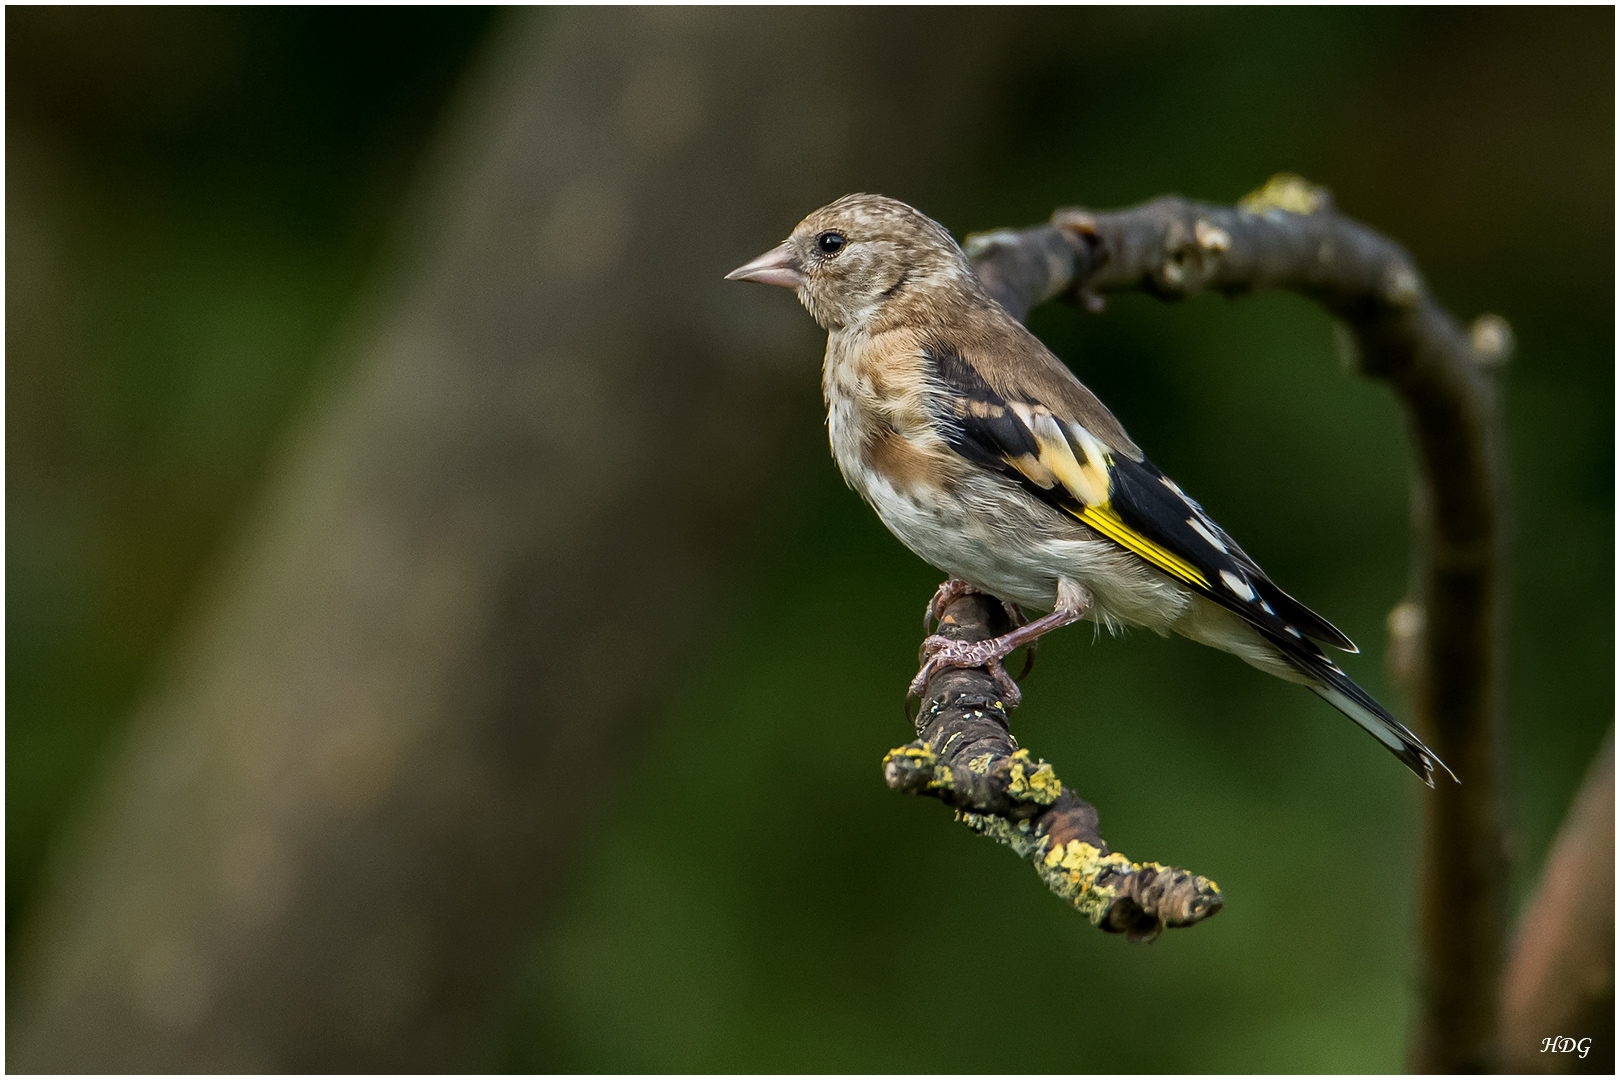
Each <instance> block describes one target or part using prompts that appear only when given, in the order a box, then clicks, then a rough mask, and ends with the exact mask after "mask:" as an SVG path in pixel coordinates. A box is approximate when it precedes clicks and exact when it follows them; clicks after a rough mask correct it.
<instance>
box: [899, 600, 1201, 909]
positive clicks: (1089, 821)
mask: <svg viewBox="0 0 1620 1080" xmlns="http://www.w3.org/2000/svg"><path fill="white" fill-rule="evenodd" d="M1005 619H1006V616H1005V614H1004V612H1003V611H1002V609H1001V606H1000V605H999V604H998V603H996V602H995V601H993V600H992V599H991V598H989V597H987V596H984V595H982V594H979V593H972V594H969V595H966V596H963V597H959V598H958V599H957V600H956V601H955V602H953V603H952V604H950V605H949V606H948V607H947V608H946V609H945V611H944V613H943V615H942V617H941V619H940V626H939V632H940V633H941V634H943V635H945V636H946V637H951V638H955V639H957V640H959V641H982V640H984V639H985V638H989V637H993V636H995V635H996V634H998V633H1002V632H1005V631H1006V629H1007V626H1006V624H1005ZM883 776H884V780H885V781H886V782H887V783H888V785H889V787H891V788H893V789H895V790H896V791H903V792H906V793H908V794H913V795H929V796H932V797H934V798H937V799H939V800H940V801H941V802H944V803H945V804H946V805H948V806H951V807H953V808H954V809H955V810H956V817H957V820H958V821H960V822H962V823H963V824H964V825H966V826H967V827H968V828H970V829H972V830H973V831H974V832H977V833H978V834H980V835H981V836H987V837H989V838H990V839H992V840H995V841H997V842H998V843H1002V844H1005V845H1007V846H1008V847H1010V848H1012V850H1013V851H1014V852H1016V853H1017V854H1018V855H1019V856H1020V857H1022V858H1025V859H1028V860H1029V861H1030V863H1031V864H1032V865H1033V866H1034V868H1035V872H1036V874H1038V875H1039V876H1040V878H1041V880H1042V881H1044V882H1045V883H1046V886H1047V888H1049V889H1051V890H1052V891H1053V892H1054V893H1056V894H1057V895H1058V896H1059V897H1061V898H1062V899H1064V900H1065V901H1067V902H1068V903H1069V904H1070V905H1072V906H1073V907H1074V908H1075V909H1076V910H1078V911H1079V912H1080V913H1081V914H1083V915H1085V916H1086V918H1088V919H1090V920H1091V923H1092V925H1094V926H1098V927H1101V928H1102V929H1103V930H1106V931H1108V932H1109V933H1114V934H1120V933H1122V934H1125V935H1126V936H1127V937H1128V938H1129V939H1130V940H1132V941H1152V940H1153V939H1154V938H1156V937H1158V936H1159V933H1160V932H1161V931H1162V930H1163V929H1164V928H1165V927H1167V926H1171V927H1176V926H1191V925H1193V924H1194V923H1196V922H1200V921H1202V920H1203V919H1207V918H1208V917H1209V916H1211V915H1213V914H1215V913H1216V912H1217V911H1219V910H1220V909H1221V903H1222V900H1221V890H1220V888H1219V887H1218V886H1217V885H1216V884H1215V883H1214V882H1213V881H1211V880H1209V879H1208V878H1206V877H1203V876H1201V875H1197V874H1192V873H1189V872H1188V871H1186V870H1179V869H1175V868H1172V867H1167V866H1164V865H1162V864H1160V863H1156V862H1152V863H1138V862H1132V861H1131V860H1130V859H1128V858H1126V857H1125V856H1124V855H1122V854H1120V853H1119V852H1111V851H1109V850H1108V845H1107V844H1106V843H1104V842H1103V839H1102V837H1101V836H1099V835H1098V833H1097V811H1096V809H1095V808H1093V807H1092V806H1091V804H1090V803H1087V802H1085V801H1084V800H1082V799H1080V798H1079V797H1078V796H1076V795H1075V794H1074V792H1072V791H1070V790H1069V789H1068V788H1066V787H1064V786H1063V783H1062V782H1061V781H1060V780H1059V779H1058V777H1057V773H1056V772H1054V771H1053V769H1052V766H1051V765H1050V764H1048V763H1047V762H1045V761H1042V760H1041V759H1040V758H1037V757H1034V756H1033V755H1031V754H1030V752H1029V751H1028V750H1025V749H1022V748H1021V747H1019V745H1018V742H1017V740H1016V739H1014V738H1013V736H1012V733H1011V731H1009V730H1008V725H1007V706H1006V705H1005V703H1004V702H1002V701H1001V700H1000V694H999V692H998V691H997V689H996V685H995V681H994V680H993V679H992V678H991V677H990V675H989V674H988V673H987V672H986V671H984V670H983V669H982V668H971V669H966V670H963V669H960V668H947V669H944V670H942V671H940V672H939V673H938V674H936V675H935V676H934V677H933V678H932V679H931V680H929V682H928V686H927V687H926V688H925V690H924V691H923V704H922V709H921V710H920V711H919V712H918V714H917V739H916V741H914V742H910V743H907V744H906V745H905V746H902V747H899V748H897V749H895V750H891V751H889V754H888V756H887V757H885V758H884V760H883Z"/></svg>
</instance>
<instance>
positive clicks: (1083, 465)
mask: <svg viewBox="0 0 1620 1080" xmlns="http://www.w3.org/2000/svg"><path fill="white" fill-rule="evenodd" d="M1037 347H1039V346H1037ZM923 351H924V355H925V357H926V360H927V364H926V367H927V370H928V372H929V376H930V378H931V379H932V380H933V382H934V391H935V395H936V396H935V400H936V401H937V402H938V403H939V405H938V409H939V415H938V419H939V427H940V431H941V434H942V435H943V436H944V438H945V440H946V442H947V443H948V444H949V445H950V446H951V448H952V449H953V450H955V451H956V452H957V453H959V454H961V455H962V456H963V457H965V458H967V459H968V460H970V461H973V462H975V463H976V464H978V465H981V466H984V467H986V468H989V469H994V470H997V471H999V472H1002V473H1004V474H1006V475H1007V476H1008V477H1010V478H1011V479H1013V480H1015V481H1017V482H1018V483H1020V484H1022V485H1023V486H1024V487H1025V488H1026V489H1027V490H1029V491H1030V492H1031V493H1033V494H1034V495H1036V496H1037V497H1038V498H1040V499H1042V500H1044V501H1045V502H1047V503H1049V504H1050V505H1051V506H1052V507H1053V508H1054V509H1056V510H1059V511H1061V512H1063V513H1067V514H1070V515H1073V516H1074V517H1076V518H1078V519H1080V521H1082V522H1084V523H1085V524H1086V525H1087V526H1089V527H1090V528H1091V529H1092V530H1093V531H1095V532H1098V533H1100V534H1102V535H1103V536H1105V537H1107V538H1108V539H1110V540H1112V541H1114V542H1115V543H1116V544H1119V545H1120V546H1121V547H1124V548H1127V549H1129V550H1130V551H1132V552H1135V553H1136V554H1137V555H1139V556H1140V557H1141V558H1143V559H1145V560H1146V561H1148V562H1149V563H1152V564H1153V565H1154V566H1156V567H1158V568H1159V569H1160V570H1162V571H1164V572H1165V573H1166V574H1169V575H1170V576H1171V577H1173V578H1176V579H1177V580H1178V581H1180V582H1182V583H1183V584H1185V585H1187V586H1189V587H1190V588H1192V589H1195V590H1197V591H1198V592H1199V593H1202V594H1203V595H1204V596H1206V597H1208V598H1209V599H1211V600H1213V601H1214V602H1215V603H1217V604H1220V605H1221V606H1222V607H1225V608H1227V609H1229V610H1231V611H1233V612H1236V613H1237V614H1238V615H1240V616H1241V617H1242V618H1244V619H1245V620H1247V621H1248V622H1250V623H1251V624H1253V625H1254V626H1255V627H1256V628H1258V629H1260V630H1261V631H1263V632H1265V634H1266V636H1267V637H1269V638H1272V639H1273V640H1275V641H1277V642H1278V644H1279V645H1283V646H1284V647H1285V651H1286V652H1290V653H1292V652H1295V651H1300V652H1302V653H1305V654H1314V655H1315V656H1317V657H1320V656H1321V654H1320V652H1319V651H1318V650H1317V649H1316V648H1315V647H1314V646H1311V645H1309V643H1308V642H1307V641H1306V639H1314V640H1316V641H1320V642H1323V643H1324V644H1328V645H1332V646H1335V647H1337V648H1340V649H1345V650H1348V651H1350V652H1355V651H1357V650H1356V646H1355V645H1354V643H1352V642H1351V641H1350V639H1349V638H1348V637H1346V636H1345V635H1344V634H1343V633H1341V632H1340V631H1339V630H1338V629H1337V628H1336V627H1334V626H1333V624H1332V623H1329V622H1328V621H1327V620H1326V619H1324V618H1322V617H1321V616H1320V615H1317V614H1316V613H1315V612H1313V611H1311V610H1310V609H1309V608H1307V607H1306V606H1305V605H1304V604H1301V603H1300V602H1299V601H1297V600H1295V599H1294V598H1293V597H1291V596H1289V595H1288V594H1287V593H1285V592H1283V591H1282V590H1281V589H1279V588H1278V587H1277V586H1276V585H1274V584H1272V582H1271V580H1270V579H1269V578H1267V577H1266V575H1265V573H1264V572H1263V571H1262V570H1261V569H1260V567H1259V566H1257V565H1256V564H1255V562H1254V560H1253V559H1251V558H1249V556H1248V555H1247V554H1245V553H1244V551H1243V549H1242V548H1240V547H1238V546H1237V544H1236V543H1234V542H1233V541H1232V538H1231V537H1229V536H1227V535H1226V533H1225V531H1223V530H1222V529H1221V527H1220V526H1219V525H1217V524H1215V522H1214V521H1213V520H1211V519H1210V517H1209V516H1208V515H1207V514H1205V513H1204V510H1203V508H1202V507H1200V506H1199V505H1198V504H1197V503H1196V502H1194V501H1193V500H1192V499H1191V498H1190V497H1189V496H1188V495H1187V494H1186V493H1184V492H1183V491H1182V490H1181V489H1180V488H1179V487H1177V486H1176V484H1175V482H1174V481H1172V480H1171V479H1170V478H1169V477H1167V476H1165V475H1164V474H1163V473H1161V472H1160V471H1159V470H1158V469H1157V468H1155V467H1154V465H1153V463H1152V462H1150V461H1148V460H1147V459H1146V458H1145V457H1141V456H1140V452H1137V454H1135V455H1133V454H1131V453H1129V452H1128V451H1127V452H1120V451H1118V450H1116V449H1114V447H1113V446H1111V445H1110V442H1111V441H1112V440H1108V439H1107V437H1106V436H1102V435H1100V434H1099V432H1098V431H1097V430H1096V429H1097V428H1099V427H1102V426H1103V425H1102V424H1100V423H1098V422H1097V421H1096V418H1095V417H1085V416H1076V415H1075V412H1076V410H1075V409H1074V408H1073V407H1072V405H1073V403H1074V402H1075V400H1076V399H1077V398H1078V395H1076V394H1075V393H1074V391H1075V390H1076V389H1078V390H1079V391H1080V392H1081V393H1082V394H1083V395H1084V398H1083V399H1079V400H1083V401H1086V402H1089V403H1091V408H1090V409H1088V410H1087V411H1090V412H1100V414H1101V415H1102V416H1106V417H1107V419H1108V421H1109V423H1110V424H1111V425H1112V427H1113V428H1114V429H1119V423H1118V421H1116V420H1114V419H1113V417H1112V416H1111V415H1110V414H1109V413H1108V411H1107V409H1106V408H1104V407H1103V406H1102V404H1101V403H1100V402H1097V400H1096V398H1095V397H1092V396H1091V393H1090V391H1088V390H1086V389H1085V387H1084V386H1082V385H1081V384H1080V382H1079V380H1077V379H1074V377H1073V376H1072V375H1071V376H1069V381H1070V382H1072V384H1073V386H1072V387H1071V388H1069V390H1068V393H1066V394H1064V395H1063V397H1064V398H1066V399H1067V401H1054V400H1052V398H1053V396H1054V395H1052V394H1051V393H1032V392H1030V391H1031V390H1034V389H1035V387H1033V386H1029V385H1027V384H1026V385H1021V384H1020V380H1019V379H1018V378H1017V374H1016V372H1013V373H1009V372H1008V371H1007V369H1005V368H1002V369H1001V370H999V371H997V372H996V373H995V374H996V376H997V378H996V382H997V383H998V384H999V388H997V387H993V386H992V385H991V383H990V381H989V380H988V379H987V378H986V377H985V374H984V373H983V372H982V371H981V370H980V369H979V368H978V367H977V366H975V364H974V363H972V362H971V361H969V360H968V359H965V358H964V357H963V355H962V353H961V352H959V351H957V350H955V349H952V348H949V347H945V346H940V345H929V346H925V348H924V350H923ZM1041 354H1042V358H1043V359H1044V358H1045V357H1050V354H1049V353H1046V352H1045V349H1044V348H1041ZM1051 363H1052V364H1057V363H1058V362H1057V361H1056V359H1055V358H1054V359H1052V360H1051ZM1059 366H1060V367H1061V365H1059ZM1063 370H1064V371H1065V373H1066V371H1067V369H1063ZM1043 374H1045V375H1047V378H1046V379H1043V380H1031V381H1033V382H1052V378H1051V375H1052V373H1050V372H1043ZM1043 389H1048V390H1049V389H1050V388H1049V387H1047V388H1043ZM1065 405H1069V406H1070V407H1068V408H1066V407H1065ZM1088 420H1089V421H1091V422H1090V423H1088ZM1119 430H1121V431H1122V430H1123V429H1119ZM1130 449H1131V450H1135V447H1134V446H1132V447H1130ZM1301 659H1302V660H1303V659H1305V657H1303V656H1302V657H1301ZM1321 659H1322V661H1324V662H1327V661H1326V658H1325V657H1321ZM1327 664H1328V667H1329V668H1330V669H1331V668H1332V664H1331V662H1327Z"/></svg>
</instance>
